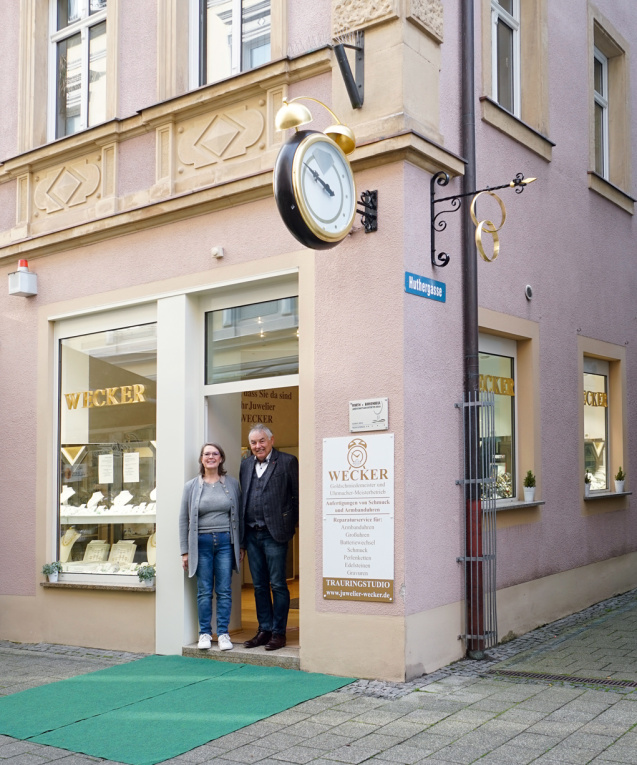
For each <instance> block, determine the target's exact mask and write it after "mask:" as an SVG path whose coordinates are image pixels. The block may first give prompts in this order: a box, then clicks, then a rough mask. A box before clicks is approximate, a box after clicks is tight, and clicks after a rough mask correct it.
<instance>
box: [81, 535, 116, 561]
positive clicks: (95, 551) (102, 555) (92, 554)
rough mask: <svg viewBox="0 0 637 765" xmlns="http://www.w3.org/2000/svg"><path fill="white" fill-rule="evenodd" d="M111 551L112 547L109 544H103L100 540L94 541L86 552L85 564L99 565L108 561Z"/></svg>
mask: <svg viewBox="0 0 637 765" xmlns="http://www.w3.org/2000/svg"><path fill="white" fill-rule="evenodd" d="M110 549H111V546H110V545H109V544H108V542H101V541H99V540H96V539H94V540H93V541H92V542H89V543H88V544H87V545H86V550H84V559H83V561H84V562H85V563H97V562H100V561H104V560H107V559H108V551H109V550H110Z"/></svg>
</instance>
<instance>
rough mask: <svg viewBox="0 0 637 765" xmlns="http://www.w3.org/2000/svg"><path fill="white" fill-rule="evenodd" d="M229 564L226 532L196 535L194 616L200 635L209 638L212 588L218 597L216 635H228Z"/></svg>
mask: <svg viewBox="0 0 637 765" xmlns="http://www.w3.org/2000/svg"><path fill="white" fill-rule="evenodd" d="M232 561H233V551H232V545H231V544H230V533H229V532H227V531H215V532H214V533H211V534H199V559H198V561H197V612H198V614H199V634H200V635H203V634H207V635H212V589H213V585H214V591H215V594H216V596H217V635H223V634H224V633H227V632H228V624H229V623H230V610H231V609H232Z"/></svg>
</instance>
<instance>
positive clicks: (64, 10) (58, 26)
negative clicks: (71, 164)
mask: <svg viewBox="0 0 637 765" xmlns="http://www.w3.org/2000/svg"><path fill="white" fill-rule="evenodd" d="M106 14H107V0H52V6H51V34H50V42H51V49H52V61H53V62H54V63H53V66H52V67H51V70H52V71H51V73H50V87H51V98H50V103H52V104H54V106H53V109H52V111H53V115H52V117H53V123H54V130H52V131H51V133H52V137H55V138H61V137H63V136H67V135H72V134H73V133H77V132H78V131H80V130H85V129H86V128H87V127H92V126H93V125H97V124H99V123H100V122H104V121H105V120H106V118H107V115H106V112H107V101H106V58H107V57H106Z"/></svg>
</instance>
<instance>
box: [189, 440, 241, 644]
mask: <svg viewBox="0 0 637 765" xmlns="http://www.w3.org/2000/svg"><path fill="white" fill-rule="evenodd" d="M225 461H226V455H225V452H224V451H223V449H222V448H221V446H219V444H204V445H203V446H202V447H201V451H200V453H199V475H198V476H197V477H196V478H193V479H192V480H191V481H188V483H187V484H186V485H185V486H184V493H183V497H182V500H181V511H180V513H179V542H180V545H181V562H182V566H183V568H184V571H187V572H188V576H191V577H192V576H196V577H197V612H198V614H199V643H198V648H201V649H206V648H210V647H211V646H212V593H213V589H214V593H215V595H216V596H217V643H218V645H219V648H220V649H221V650H222V651H229V650H230V649H231V648H232V642H231V641H230V635H229V634H228V625H229V623H230V611H231V608H232V570H233V569H234V570H235V571H238V570H239V563H240V562H241V559H242V558H243V552H242V551H241V550H240V548H239V543H240V542H241V537H242V534H243V515H242V509H241V499H240V493H241V490H240V489H239V482H238V481H237V480H236V479H235V478H232V477H231V476H229V475H226V470H225V468H224V466H223V464H224V462H225Z"/></svg>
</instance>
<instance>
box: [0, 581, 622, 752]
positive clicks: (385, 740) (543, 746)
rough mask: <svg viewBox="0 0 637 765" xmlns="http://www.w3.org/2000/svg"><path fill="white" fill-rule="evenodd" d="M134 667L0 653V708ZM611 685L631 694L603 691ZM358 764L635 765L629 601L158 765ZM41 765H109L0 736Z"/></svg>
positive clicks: (342, 696) (9, 647)
mask: <svg viewBox="0 0 637 765" xmlns="http://www.w3.org/2000/svg"><path fill="white" fill-rule="evenodd" d="M137 658H140V656H139V655H137V654H129V653H121V652H112V651H100V650H96V649H83V648H73V647H69V646H53V645H21V644H15V643H8V642H3V641H0V695H3V694H4V695H6V694H8V693H15V692H17V691H20V690H23V689H24V688H29V687H34V686H36V685H41V684H43V683H49V682H54V681H56V680H60V679H63V678H66V677H72V676H74V675H78V674H82V673H85V672H91V671H94V670H97V669H102V668H103V667H107V666H112V665H114V664H119V663H122V662H127V661H133V660H135V659H137ZM502 671H505V672H516V673H521V674H520V675H519V676H516V677H511V676H503V675H500V674H498V673H499V672H502ZM537 675H551V676H553V677H556V676H557V677H558V679H557V680H555V679H554V680H550V679H538V678H537ZM618 680H619V681H626V682H627V683H631V685H627V686H624V687H613V686H609V685H605V684H604V683H607V682H612V681H618ZM367 761H370V762H372V761H373V762H374V765H390V763H393V764H394V765H416V764H417V763H420V762H427V763H447V764H449V765H452V764H455V765H458V764H461V765H462V764H464V763H467V764H468V763H474V762H479V763H480V765H518V763H519V764H520V765H526V764H527V763H538V765H564V764H572V765H584V763H595V765H617V763H633V764H637V590H634V591H632V592H630V593H626V594H624V595H621V596H618V597H615V598H611V599H609V600H607V601H604V602H603V603H598V604H597V605H595V606H592V607H591V608H588V609H586V610H585V611H582V612H580V613H578V614H575V615H573V616H570V617H567V618H565V619H561V620H559V621H557V622H554V623H552V624H549V625H546V626H545V627H542V628H540V629H537V630H534V631H533V632H531V633H529V634H528V635H524V636H522V637H519V638H516V639H514V640H511V641H510V642H508V643H505V644H503V645H499V646H497V647H496V648H494V649H491V650H489V658H488V659H487V660H486V661H482V662H472V661H466V660H463V661H459V662H456V663H454V664H452V665H449V666H448V667H445V668H443V669H441V670H439V671H437V672H435V673H432V674H430V675H427V676H424V677H422V678H418V679H417V680H415V681H412V682H410V683H380V682H370V681H363V680H359V681H357V682H356V683H353V684H352V685H350V686H347V687H345V688H343V689H341V690H340V691H337V692H334V693H329V694H326V695H324V696H321V697H319V698H317V699H313V700H312V701H307V702H305V703H303V704H299V705H298V706H296V707H293V708H292V709H289V710H287V711H285V712H281V713H280V714H278V715H274V716H272V717H269V718H268V719H267V720H262V721H260V722H258V723H255V724H253V725H250V726H248V727H246V728H243V729H241V730H239V731H237V732H235V733H231V734H229V735H228V736H224V737H223V738H220V739H216V740H215V741H212V742H210V743H209V744H205V745H204V746H201V747H198V748H196V749H193V750H192V751H190V752H187V753H186V754H183V755H181V756H180V757H176V758H174V759H171V760H167V761H166V763H167V764H168V765H178V764H179V765H188V763H191V764H192V765H198V763H216V764H217V765H237V763H262V764H263V765H285V764H286V763H295V764H296V765H305V764H306V763H312V765H338V764H339V763H345V764H348V765H358V763H362V762H367ZM49 762H55V763H57V764H58V765H88V764H89V763H96V762H99V763H104V765H111V763H110V761H108V760H100V759H98V758H93V757H87V756H85V755H78V754H72V753H69V752H67V751H65V750H61V749H53V748H51V747H46V746H42V745H38V744H32V743H29V742H26V741H18V740H16V739H12V738H10V737H8V736H0V765H40V763H49Z"/></svg>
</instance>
